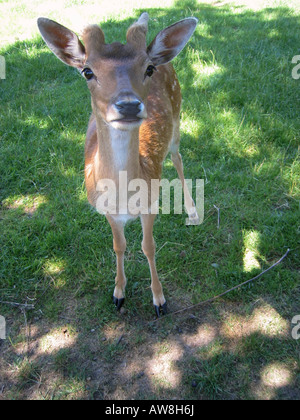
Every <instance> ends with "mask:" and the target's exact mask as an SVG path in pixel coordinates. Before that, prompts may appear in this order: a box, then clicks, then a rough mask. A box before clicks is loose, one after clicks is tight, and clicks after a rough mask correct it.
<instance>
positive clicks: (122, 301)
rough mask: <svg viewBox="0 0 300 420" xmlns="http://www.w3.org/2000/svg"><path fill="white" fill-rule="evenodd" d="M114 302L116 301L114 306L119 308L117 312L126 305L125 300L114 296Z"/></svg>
mask: <svg viewBox="0 0 300 420" xmlns="http://www.w3.org/2000/svg"><path fill="white" fill-rule="evenodd" d="M113 300H114V304H115V305H116V307H117V310H118V311H119V310H120V309H121V307H122V305H123V303H124V300H125V298H121V299H117V298H116V297H114V296H113Z"/></svg>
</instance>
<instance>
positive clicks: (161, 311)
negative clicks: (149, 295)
mask: <svg viewBox="0 0 300 420" xmlns="http://www.w3.org/2000/svg"><path fill="white" fill-rule="evenodd" d="M154 309H155V314H156V316H157V318H159V317H160V316H161V315H166V314H167V312H168V311H167V302H165V303H164V304H163V305H160V306H157V305H154Z"/></svg>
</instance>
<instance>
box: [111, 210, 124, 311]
mask: <svg viewBox="0 0 300 420" xmlns="http://www.w3.org/2000/svg"><path fill="white" fill-rule="evenodd" d="M107 219H108V221H109V224H110V226H111V229H112V233H113V246H114V251H115V254H116V257H117V276H116V279H115V290H114V294H113V301H114V304H115V305H116V307H117V309H118V310H119V309H120V308H121V306H122V305H123V303H124V300H125V288H126V283H127V280H126V277H125V270H124V254H125V251H126V239H125V235H124V224H123V223H121V222H118V221H115V220H114V219H113V218H112V217H107Z"/></svg>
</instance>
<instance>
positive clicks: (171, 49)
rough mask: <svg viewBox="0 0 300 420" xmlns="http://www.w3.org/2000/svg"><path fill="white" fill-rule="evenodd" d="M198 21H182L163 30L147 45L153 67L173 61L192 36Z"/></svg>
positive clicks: (190, 19) (193, 19)
mask: <svg viewBox="0 0 300 420" xmlns="http://www.w3.org/2000/svg"><path fill="white" fill-rule="evenodd" d="M197 23H198V19H196V18H193V17H192V18H187V19H183V20H181V21H179V22H177V23H174V25H171V26H169V27H168V28H166V29H163V30H162V31H161V32H159V34H158V35H157V36H156V37H155V38H154V40H153V41H152V42H151V44H150V45H149V47H148V49H147V52H148V55H149V57H150V59H151V61H152V62H153V64H154V65H156V66H158V65H160V64H166V63H168V62H169V61H171V60H173V58H174V57H176V56H177V55H178V54H179V53H180V51H181V50H182V49H183V48H184V47H185V45H186V43H187V42H188V40H189V39H190V37H191V36H192V35H193V32H194V30H195V29H196V26H197Z"/></svg>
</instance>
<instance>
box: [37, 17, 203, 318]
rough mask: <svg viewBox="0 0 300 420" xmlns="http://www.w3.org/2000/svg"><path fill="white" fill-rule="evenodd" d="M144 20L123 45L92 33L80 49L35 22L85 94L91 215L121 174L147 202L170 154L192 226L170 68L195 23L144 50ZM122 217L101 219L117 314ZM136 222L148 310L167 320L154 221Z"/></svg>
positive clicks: (165, 33)
mask: <svg viewBox="0 0 300 420" xmlns="http://www.w3.org/2000/svg"><path fill="white" fill-rule="evenodd" d="M148 19H149V17H148V14H147V13H143V14H142V15H141V17H140V18H139V19H138V21H137V22H135V23H134V24H133V25H132V26H131V27H130V28H129V29H128V31H127V43H126V44H125V45H123V44H121V43H118V42H115V43H112V44H106V43H105V39H104V34H103V32H102V30H101V29H100V27H99V26H97V25H91V26H88V27H87V28H86V29H85V30H84V32H83V36H82V38H83V42H84V45H83V44H82V43H81V42H80V40H79V39H78V37H77V35H76V34H75V33H74V32H72V31H70V30H69V29H67V28H65V27H64V26H61V25H60V24H58V23H56V22H53V21H52V20H49V19H46V18H39V19H38V27H39V30H40V32H41V34H42V37H43V38H44V40H45V42H46V44H47V45H48V46H49V48H50V49H51V50H52V51H53V53H54V54H55V55H56V56H57V57H58V58H59V59H60V60H62V61H63V62H64V63H66V64H68V65H69V66H72V67H75V68H77V69H78V70H79V71H80V72H81V73H82V75H83V76H84V77H85V79H86V80H87V84H88V87H89V89H90V92H91V97H92V111H93V112H92V115H91V118H90V121H89V125H88V129H87V136H86V145H85V182H86V188H87V195H88V200H89V202H90V203H91V205H92V206H94V207H97V200H98V199H99V197H100V195H101V188H100V187H99V183H101V180H103V179H106V180H107V179H109V180H112V181H113V182H114V184H115V185H116V187H117V188H116V191H118V190H119V188H118V187H119V184H120V183H121V178H120V176H119V175H120V174H124V173H127V181H126V182H127V185H128V184H129V182H130V181H131V180H134V179H142V180H144V181H145V182H146V185H147V186H148V187H149V188H148V190H147V194H148V192H149V191H150V190H151V180H160V179H161V173H162V164H163V161H164V159H165V157H166V155H167V153H168V152H169V151H170V152H171V158H172V161H173V163H174V166H175V168H176V169H177V172H178V175H179V178H180V179H181V182H182V186H183V190H184V202H185V207H186V211H187V213H188V215H189V217H190V219H191V221H192V222H194V223H195V221H197V219H198V215H197V212H196V209H195V205H194V202H193V200H192V197H191V195H190V193H189V190H188V188H187V186H186V183H185V180H184V175H183V165H182V160H181V156H180V154H179V151H178V149H179V141H180V133H179V114H180V105H181V92H180V86H179V83H178V80H177V77H176V74H175V71H174V69H173V66H172V64H170V61H171V60H172V59H173V58H174V57H176V56H177V55H178V54H179V53H180V51H181V50H182V49H183V48H184V46H185V45H186V43H187V42H188V40H189V39H190V37H191V35H192V34H193V32H194V30H195V28H196V25H197V19H196V18H187V19H183V20H181V21H179V22H177V23H175V24H173V25H172V26H169V27H168V28H166V29H164V30H162V31H161V32H159V34H158V35H157V36H156V37H155V38H154V40H153V41H152V42H151V43H150V45H149V46H148V47H147V44H146V33H147V30H148ZM125 171H126V172H125ZM147 197H148V209H150V208H152V207H151V206H152V205H153V204H154V201H157V198H158V197H157V195H156V196H154V197H153V195H152V196H151V195H150V194H148V195H147ZM118 198H120V197H117V199H118ZM127 199H128V200H129V199H130V193H128V197H127ZM117 201H118V200H117ZM123 210H124V209H121V207H120V205H118V206H117V208H116V211H115V214H112V213H110V212H107V213H106V217H107V219H108V222H109V223H110V226H111V229H112V233H113V247H114V251H115V253H116V257H117V276H116V279H115V289H114V294H113V300H114V303H115V305H116V306H117V308H118V309H120V307H121V306H122V304H123V302H124V296H125V286H126V277H125V273H124V253H125V249H126V239H125V236H124V225H125V223H126V222H127V221H128V220H130V219H133V218H136V217H137V214H133V213H132V212H130V210H128V209H126V211H125V212H124V211H123ZM145 213H146V214H145ZM139 216H140V218H141V223H142V227H143V241H142V249H143V252H144V254H145V255H146V257H147V259H148V262H149V266H150V272H151V289H152V293H153V303H154V306H155V311H156V314H157V316H160V313H161V312H162V313H163V314H164V313H166V300H165V297H164V294H163V290H162V285H161V283H160V281H159V279H158V275H157V270H156V265H155V243H154V239H153V224H154V219H155V214H153V212H150V211H149V212H141V213H140V214H139ZM196 223H197V222H196Z"/></svg>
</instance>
